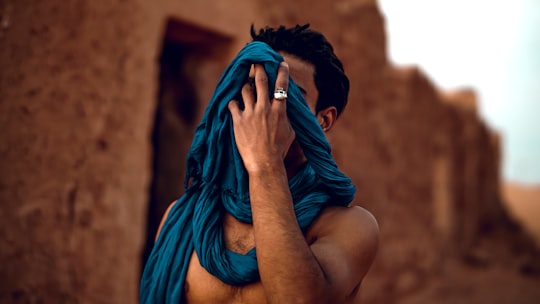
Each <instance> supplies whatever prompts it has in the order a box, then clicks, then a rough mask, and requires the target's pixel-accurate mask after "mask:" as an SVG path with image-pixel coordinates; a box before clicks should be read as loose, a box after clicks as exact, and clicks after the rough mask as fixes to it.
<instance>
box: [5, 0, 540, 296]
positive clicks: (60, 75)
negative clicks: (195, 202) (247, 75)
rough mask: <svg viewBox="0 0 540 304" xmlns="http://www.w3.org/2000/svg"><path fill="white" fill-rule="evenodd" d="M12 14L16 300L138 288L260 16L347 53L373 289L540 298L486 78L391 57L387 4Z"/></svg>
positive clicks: (260, 0)
mask: <svg viewBox="0 0 540 304" xmlns="http://www.w3.org/2000/svg"><path fill="white" fill-rule="evenodd" d="M0 18H1V20H0V45H1V47H0V56H1V57H0V66H1V72H0V98H1V99H0V129H1V130H2V133H1V134H2V135H1V137H0V170H1V173H0V202H1V205H0V218H1V221H0V260H1V261H2V262H1V264H0V265H1V266H0V278H1V279H0V280H1V282H2V283H1V284H0V302H2V303H136V302H137V297H138V296H137V293H138V279H139V274H140V271H141V265H142V263H143V261H144V259H145V256H146V254H147V252H148V251H147V249H148V248H149V246H151V244H152V239H153V236H154V234H155V229H156V225H157V222H158V221H159V218H160V217H161V215H162V213H163V211H164V209H165V208H166V206H167V205H168V204H169V203H170V202H171V201H173V200H174V199H176V198H177V197H178V196H179V195H181V193H182V189H183V170H184V169H183V168H184V160H185V154H186V152H187V150H188V149H189V145H190V142H191V134H192V132H193V128H194V126H195V125H196V124H197V123H198V121H199V119H200V117H201V115H202V111H203V109H204V107H205V105H206V102H207V101H208V100H209V99H210V97H211V95H212V92H213V89H214V87H215V84H216V82H217V80H218V78H219V76H220V74H221V72H222V71H223V69H224V67H225V66H226V65H227V63H228V62H229V60H230V59H232V57H233V56H234V55H235V54H236V52H237V51H238V50H239V49H240V48H241V47H242V46H243V45H244V44H245V43H247V42H248V41H249V26H250V25H251V23H254V24H255V26H256V27H262V26H264V25H266V24H270V25H279V24H286V25H295V24H297V23H311V25H312V28H314V29H316V30H320V31H322V32H323V33H325V34H326V35H327V37H328V38H329V40H330V41H331V42H332V43H333V45H334V47H335V49H336V52H337V53H338V55H339V56H340V57H341V58H342V60H343V62H344V65H345V67H346V71H347V73H348V75H349V77H350V80H351V84H352V85H351V94H350V102H349V105H348V108H347V109H346V111H345V113H344V115H343V116H342V118H340V121H338V124H337V127H336V128H335V129H334V130H333V131H332V134H330V140H331V142H332V144H333V146H334V155H335V157H336V159H337V161H338V163H339V164H340V166H341V167H342V169H343V170H344V171H345V172H346V173H347V174H349V175H350V176H351V178H352V179H353V181H354V182H355V184H357V186H358V194H357V198H356V201H355V204H358V205H361V206H363V207H365V208H367V209H369V210H370V211H371V212H372V213H374V215H375V216H376V217H377V219H378V221H379V224H380V227H381V247H380V251H379V255H378V256H377V259H376V261H375V264H374V266H373V268H372V270H371V272H370V273H369V274H368V276H367V278H366V279H365V283H364V285H363V291H362V292H363V297H364V302H365V303H456V302H457V303H479V302H489V303H516V302H519V303H536V300H538V299H540V291H538V290H537V286H538V283H540V266H539V261H538V251H537V249H536V247H535V244H534V241H533V239H532V237H531V236H530V235H529V233H528V232H527V231H526V230H524V229H522V226H521V225H520V224H519V223H518V222H516V221H515V220H513V219H512V217H511V216H510V215H509V213H508V212H507V210H506V207H505V204H504V202H503V199H502V196H501V187H500V186H501V177H500V159H501V150H500V136H498V135H497V134H495V133H494V132H493V131H492V130H490V129H489V128H488V127H487V126H486V125H485V124H484V123H483V121H482V120H481V119H479V117H478V113H477V104H476V103H477V101H476V94H475V92H474V91H473V90H461V91H453V92H447V91H445V92H441V91H440V90H439V89H438V88H437V87H436V86H435V85H434V84H433V83H432V81H431V80H430V79H429V78H428V77H427V76H426V75H425V74H424V73H423V72H422V71H421V70H419V69H418V68H415V67H406V68H404V67H397V66H394V65H393V64H392V63H390V62H389V60H388V57H387V37H386V32H385V19H384V15H383V14H382V13H381V11H380V9H379V7H378V4H377V2H376V1H374V0H343V1H337V2H336V1H330V0H328V1H316V2H313V1H307V0H298V1H295V2H291V1H282V0H277V1H268V0H257V1H248V0H234V1H226V2H225V1H217V0H203V1H201V0H197V1H195V0H194V1H172V0H160V1H154V2H148V1H142V0H129V1H122V2H111V3H104V2H101V3H96V2H95V1H94V2H92V1H87V0H86V1H85V0H79V1H75V2H64V1H58V0H52V1H47V2H43V1H31V0H28V1H13V0H4V1H3V2H1V3H0ZM501 286H504V287H505V288H501Z"/></svg>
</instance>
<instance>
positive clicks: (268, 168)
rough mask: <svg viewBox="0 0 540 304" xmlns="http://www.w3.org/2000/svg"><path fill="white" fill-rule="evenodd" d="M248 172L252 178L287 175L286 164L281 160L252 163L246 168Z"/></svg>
mask: <svg viewBox="0 0 540 304" xmlns="http://www.w3.org/2000/svg"><path fill="white" fill-rule="evenodd" d="M246 170H247V172H248V174H249V176H250V177H257V176H267V175H272V174H285V175H286V173H287V171H286V169H285V163H284V162H283V160H279V159H277V160H268V161H262V162H257V163H252V164H250V165H249V166H246Z"/></svg>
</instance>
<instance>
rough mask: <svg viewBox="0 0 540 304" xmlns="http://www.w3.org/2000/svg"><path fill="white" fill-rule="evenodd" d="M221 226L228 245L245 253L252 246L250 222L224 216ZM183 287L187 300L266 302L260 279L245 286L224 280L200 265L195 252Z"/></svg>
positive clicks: (231, 248)
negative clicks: (229, 283) (222, 225)
mask: <svg viewBox="0 0 540 304" xmlns="http://www.w3.org/2000/svg"><path fill="white" fill-rule="evenodd" d="M223 228H224V229H223V231H224V232H223V234H224V235H223V237H224V240H225V246H226V247H227V249H229V250H232V251H234V252H237V253H240V254H245V253H247V252H248V251H249V250H250V249H252V248H253V247H254V246H255V241H254V237H253V228H252V226H251V225H248V224H244V223H240V222H238V221H236V220H234V219H232V220H231V219H225V220H224V227H223ZM184 288H185V294H186V300H187V302H188V303H265V302H266V301H265V296H264V290H263V288H262V285H261V283H260V282H254V283H252V284H249V285H245V286H232V285H228V284H225V283H223V282H222V281H220V280H219V279H218V278H216V277H214V276H213V275H212V274H210V273H209V272H208V271H207V270H206V269H204V267H202V266H201V264H200V262H199V259H198V257H197V254H196V253H195V252H193V254H192V255H191V259H190V262H189V266H188V272H187V276H186V281H185V286H184Z"/></svg>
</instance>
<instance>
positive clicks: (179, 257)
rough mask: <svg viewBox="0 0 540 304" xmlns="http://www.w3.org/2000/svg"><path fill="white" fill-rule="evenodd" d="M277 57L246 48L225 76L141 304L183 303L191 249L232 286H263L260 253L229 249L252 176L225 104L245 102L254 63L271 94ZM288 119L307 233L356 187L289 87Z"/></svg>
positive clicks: (295, 188)
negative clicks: (226, 233) (299, 160)
mask: <svg viewBox="0 0 540 304" xmlns="http://www.w3.org/2000/svg"><path fill="white" fill-rule="evenodd" d="M281 61H283V58H282V57H281V55H280V54H278V53H276V52H275V51H273V50H272V49H271V48H270V47H269V46H268V45H266V44H264V43H262V42H252V43H250V44H248V45H247V46H246V47H244V48H243V49H242V50H241V51H240V53H239V54H238V56H237V57H236V58H235V59H234V60H233V61H232V62H231V63H230V64H229V66H228V67H227V68H226V70H225V72H224V73H223V75H222V76H221V79H220V80H219V83H218V85H217V88H216V90H215V92H214V96H213V97H212V99H211V100H210V103H209V104H208V107H207V109H206V111H205V114H204V117H203V119H202V121H201V122H200V124H199V125H198V126H197V129H196V130H195V136H194V139H193V143H192V145H191V149H190V152H189V154H188V158H187V172H186V181H189V185H188V183H186V192H185V194H184V195H183V196H182V197H181V198H180V199H178V201H177V203H176V204H175V206H174V207H173V208H172V209H171V211H170V212H169V216H168V218H167V220H166V221H165V224H164V225H163V228H162V230H161V233H160V236H159V238H158V240H157V241H156V243H155V245H154V248H153V250H152V253H151V255H150V257H149V259H148V262H147V263H146V267H145V269H144V273H143V276H142V280H141V289H140V301H141V303H145V304H149V303H181V302H183V301H184V281H185V278H186V274H187V270H188V265H189V261H190V257H191V254H192V253H193V250H195V252H196V253H197V256H198V258H199V261H200V263H201V265H202V266H203V267H204V268H205V269H206V270H207V271H208V272H209V273H211V274H212V275H214V276H216V277H217V278H219V279H220V280H221V281H223V282H225V283H227V284H230V285H244V284H248V283H251V282H254V281H257V280H258V279H259V272H258V267H257V257H256V252H255V248H253V249H252V250H251V251H249V252H248V253H247V254H245V255H243V254H238V253H235V252H232V251H230V250H228V249H226V248H225V246H224V239H223V227H222V216H223V213H224V212H228V213H230V214H231V215H232V216H234V217H235V218H236V219H237V220H239V221H241V222H245V223H251V222H252V221H251V207H250V202H249V191H248V176H247V172H246V170H245V168H244V165H243V163H242V159H241V157H240V154H238V149H237V147H236V143H235V140H234V134H233V127H232V117H231V115H230V113H229V110H228V108H227V104H228V103H229V101H231V100H232V99H236V100H240V98H241V95H240V91H241V88H242V85H243V84H244V82H245V80H246V78H247V76H248V74H249V70H250V67H251V65H252V64H253V63H262V64H263V65H264V68H265V70H266V73H267V75H268V79H269V88H272V89H271V90H269V91H270V92H273V88H274V85H275V79H276V76H277V69H278V66H279V63H280V62H281ZM288 95H289V96H288V99H287V115H288V117H289V120H290V122H291V125H292V127H293V128H294V130H295V132H296V138H297V140H298V142H299V143H300V145H301V147H302V149H303V151H304V154H305V155H306V158H307V164H306V165H305V166H303V168H302V169H301V170H300V171H299V172H298V173H297V174H296V175H295V176H294V177H292V178H291V179H290V180H289V187H290V190H291V194H292V198H293V202H294V210H295V212H296V217H297V220H298V224H299V225H300V227H301V229H302V231H305V230H306V229H307V228H308V227H309V225H310V224H311V222H312V221H313V219H315V217H316V216H317V215H318V214H319V212H320V211H321V210H322V208H323V207H325V206H328V205H330V204H332V205H340V206H346V205H348V203H349V202H351V201H352V199H353V197H354V193H355V187H354V186H353V185H352V184H351V181H350V179H349V178H348V177H347V176H345V175H344V174H343V173H342V172H340V171H339V170H338V168H337V165H336V163H335V162H334V160H333V158H332V155H331V148H330V145H329V143H328V141H327V140H326V137H325V135H324V133H323V131H322V129H321V127H320V126H319V124H318V122H317V120H316V118H315V116H314V115H313V113H312V112H311V111H310V109H309V107H308V106H307V104H306V102H305V100H304V98H303V96H302V93H301V92H300V90H299V89H298V87H297V86H296V85H295V84H294V82H292V81H290V84H289V89H288Z"/></svg>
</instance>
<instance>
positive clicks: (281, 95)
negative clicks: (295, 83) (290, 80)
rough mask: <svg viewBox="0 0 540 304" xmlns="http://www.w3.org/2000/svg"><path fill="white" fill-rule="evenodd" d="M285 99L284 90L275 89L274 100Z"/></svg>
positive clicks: (285, 92)
mask: <svg viewBox="0 0 540 304" xmlns="http://www.w3.org/2000/svg"><path fill="white" fill-rule="evenodd" d="M286 98H287V91H285V89H284V88H276V90H275V91H274V99H277V100H285V99H286Z"/></svg>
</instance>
